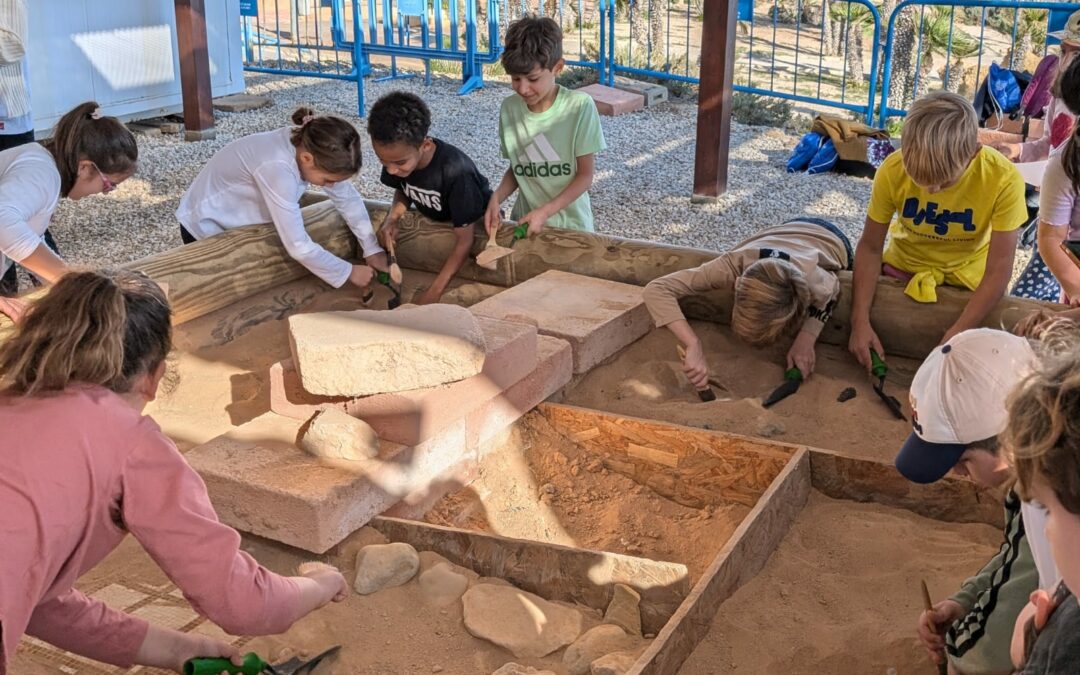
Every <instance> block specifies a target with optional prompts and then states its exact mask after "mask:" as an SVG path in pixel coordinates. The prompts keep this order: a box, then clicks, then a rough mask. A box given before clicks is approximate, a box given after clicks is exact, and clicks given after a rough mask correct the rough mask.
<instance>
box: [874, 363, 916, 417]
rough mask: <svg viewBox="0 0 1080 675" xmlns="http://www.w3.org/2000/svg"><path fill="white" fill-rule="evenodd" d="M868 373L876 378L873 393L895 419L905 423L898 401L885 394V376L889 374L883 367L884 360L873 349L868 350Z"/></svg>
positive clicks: (887, 369)
mask: <svg viewBox="0 0 1080 675" xmlns="http://www.w3.org/2000/svg"><path fill="white" fill-rule="evenodd" d="M870 372H871V373H872V374H873V375H874V377H876V378H877V384H875V385H874V393H875V394H877V395H878V398H880V399H881V400H882V401H884V402H885V407H886V408H888V409H889V412H891V413H892V414H893V416H894V417H895V418H896V419H898V420H904V421H907V418H906V417H904V411H903V409H902V408H901V407H900V401H897V400H896V397H895V396H889V395H888V394H886V393H885V375H886V374H887V373H888V372H889V366H887V365H885V360H884V359H882V358H881V357H880V356H878V353H877V352H876V351H874V350H873V349H871V350H870Z"/></svg>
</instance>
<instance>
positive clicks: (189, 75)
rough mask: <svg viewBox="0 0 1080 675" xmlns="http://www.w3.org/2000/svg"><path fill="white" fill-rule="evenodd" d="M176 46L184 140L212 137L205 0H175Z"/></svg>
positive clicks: (212, 114)
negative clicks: (182, 103)
mask: <svg viewBox="0 0 1080 675" xmlns="http://www.w3.org/2000/svg"><path fill="white" fill-rule="evenodd" d="M175 7H176V47H177V49H178V50H179V52H180V90H181V93H182V96H183V101H184V139H185V140H188V141H202V140H207V139H210V138H213V137H214V135H215V131H214V104H213V100H212V99H213V93H212V90H211V86H210V55H209V51H208V49H207V41H206V3H205V0H175Z"/></svg>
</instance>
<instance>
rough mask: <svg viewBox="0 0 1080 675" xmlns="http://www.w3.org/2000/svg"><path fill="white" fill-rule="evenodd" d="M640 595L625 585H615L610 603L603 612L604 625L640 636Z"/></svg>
mask: <svg viewBox="0 0 1080 675" xmlns="http://www.w3.org/2000/svg"><path fill="white" fill-rule="evenodd" d="M640 605H641V595H640V594H639V593H638V592H637V591H635V590H634V589H632V588H630V587H629V586H627V585H626V584H615V586H614V588H613V591H612V595H611V602H609V603H608V606H607V611H606V612H604V623H606V624H613V625H615V626H618V627H619V628H622V629H623V630H624V631H626V632H627V633H628V634H630V635H636V636H640V635H641V609H640Z"/></svg>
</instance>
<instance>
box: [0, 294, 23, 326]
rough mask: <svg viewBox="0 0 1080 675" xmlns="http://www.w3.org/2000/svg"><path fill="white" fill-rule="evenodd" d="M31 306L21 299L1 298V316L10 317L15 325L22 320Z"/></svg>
mask: <svg viewBox="0 0 1080 675" xmlns="http://www.w3.org/2000/svg"><path fill="white" fill-rule="evenodd" d="M29 306H30V303H28V302H27V301H25V300H20V299H19V298H0V314H6V315H8V317H9V318H10V319H11V320H12V321H13V322H14V323H19V321H21V320H22V318H23V314H26V310H27V308H28V307H29Z"/></svg>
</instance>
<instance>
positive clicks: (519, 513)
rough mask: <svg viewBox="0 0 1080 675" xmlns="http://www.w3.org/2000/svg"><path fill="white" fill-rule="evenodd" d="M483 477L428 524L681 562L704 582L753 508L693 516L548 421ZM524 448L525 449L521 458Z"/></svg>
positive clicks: (486, 466)
mask: <svg viewBox="0 0 1080 675" xmlns="http://www.w3.org/2000/svg"><path fill="white" fill-rule="evenodd" d="M513 433H514V434H515V435H516V438H515V439H514V440H513V441H512V442H511V443H508V444H507V447H508V448H509V449H508V450H504V451H502V452H499V453H497V454H495V455H493V456H491V457H490V458H488V459H487V460H486V461H485V462H484V463H483V464H482V465H481V474H480V478H479V479H478V480H477V481H476V482H474V483H472V484H471V485H469V486H468V487H466V488H463V489H461V490H459V491H457V492H455V493H453V494H450V495H447V496H446V497H445V498H443V499H442V500H441V501H440V502H439V503H437V504H436V505H435V507H434V508H433V509H432V510H431V511H429V512H428V514H427V515H426V517H425V519H426V520H427V521H428V522H431V523H435V524H438V525H448V526H451V527H459V528H463V529H468V530H479V531H485V532H492V533H494V534H499V535H502V536H504V537H516V538H521V539H532V540H537V541H544V542H550V543H554V544H562V545H566V546H575V547H579V548H587V549H592V550H597V551H611V552H614V553H623V554H626V555H633V556H640V557H644V558H650V559H652V560H662V561H667V562H677V563H682V564H684V565H686V566H687V568H688V569H689V570H690V576H691V579H692V580H693V579H697V578H698V577H699V576H700V575H701V573H702V571H704V569H705V567H706V566H708V564H709V563H710V562H711V561H712V559H713V557H715V555H716V553H717V551H719V550H720V549H721V548H722V547H723V545H724V543H725V542H726V541H727V540H728V538H729V537H730V536H731V534H732V533H733V532H734V531H735V528H736V527H738V526H739V523H740V522H741V521H742V519H743V518H744V517H745V516H746V514H747V513H749V511H750V508H749V507H748V506H745V505H742V504H735V503H729V504H723V505H720V506H716V507H706V508H702V509H697V508H690V507H687V506H683V505H681V504H678V503H676V502H674V501H672V500H670V499H667V498H665V497H663V496H661V495H659V494H657V493H656V492H654V491H653V490H651V489H650V488H648V487H645V486H644V485H641V484H640V483H637V482H635V481H634V480H632V479H630V478H628V477H626V476H624V475H621V474H619V473H615V472H614V471H609V470H607V469H606V468H604V467H603V463H602V461H601V458H599V457H598V456H596V455H593V454H591V453H589V452H588V451H586V450H584V449H583V448H581V447H580V446H579V445H577V444H576V443H574V442H573V441H572V440H570V439H568V438H566V437H565V436H563V435H561V434H559V433H558V432H557V431H556V430H555V429H554V428H552V426H551V425H550V424H549V423H548V422H547V421H546V420H545V418H544V417H543V416H542V415H540V414H539V413H535V412H534V413H530V414H529V415H527V416H526V417H525V418H523V422H522V424H521V425H520V426H519V427H518V428H516V429H515V430H514V431H513ZM518 449H520V452H519V451H516V450H518Z"/></svg>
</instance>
